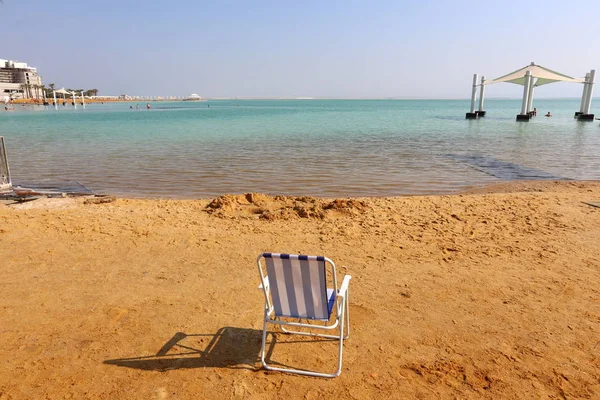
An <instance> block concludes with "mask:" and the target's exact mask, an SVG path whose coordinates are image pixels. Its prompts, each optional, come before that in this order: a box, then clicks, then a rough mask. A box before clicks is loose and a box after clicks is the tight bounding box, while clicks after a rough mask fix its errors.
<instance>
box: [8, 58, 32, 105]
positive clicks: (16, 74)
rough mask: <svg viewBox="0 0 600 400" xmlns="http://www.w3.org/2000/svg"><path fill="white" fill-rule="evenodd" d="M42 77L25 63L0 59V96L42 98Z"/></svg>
mask: <svg viewBox="0 0 600 400" xmlns="http://www.w3.org/2000/svg"><path fill="white" fill-rule="evenodd" d="M41 86H42V78H41V77H40V76H39V75H38V73H37V69H36V68H33V67H30V66H28V65H27V63H24V62H18V61H12V60H3V59H0V98H4V97H11V98H13V99H23V98H26V99H27V98H42V89H41Z"/></svg>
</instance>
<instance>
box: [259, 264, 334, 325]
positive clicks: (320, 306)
mask: <svg viewBox="0 0 600 400" xmlns="http://www.w3.org/2000/svg"><path fill="white" fill-rule="evenodd" d="M261 258H264V260H265V264H266V270H267V276H268V282H269V283H268V285H269V287H268V288H265V296H266V298H267V303H268V304H269V306H270V305H271V302H272V306H273V309H274V311H275V315H276V316H278V317H292V318H306V319H316V320H328V319H329V315H330V314H331V310H332V307H333V303H334V302H335V294H336V293H337V279H336V274H335V264H334V263H333V261H331V260H330V259H328V258H327V257H323V256H305V255H297V254H277V253H263V254H261V255H260V256H259V257H258V267H259V271H260V274H261V279H262V281H263V286H266V285H265V276H264V274H263V269H262V267H261V264H260V259H261ZM327 263H329V264H330V265H331V268H332V274H331V276H332V280H333V286H334V288H333V290H332V289H330V290H328V289H327V270H326V264H327ZM269 295H270V296H269ZM269 297H270V299H269Z"/></svg>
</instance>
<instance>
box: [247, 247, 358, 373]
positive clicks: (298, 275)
mask: <svg viewBox="0 0 600 400" xmlns="http://www.w3.org/2000/svg"><path fill="white" fill-rule="evenodd" d="M256 261H257V264H258V271H259V273H260V280H261V284H260V286H259V288H260V289H263V291H264V294H265V310H264V325H263V336H262V347H261V353H260V359H261V362H262V365H263V367H264V368H266V369H268V370H272V371H281V372H289V373H295V374H301V375H310V376H319V377H324V378H333V377H336V376H338V375H339V374H340V373H341V372H342V350H343V345H344V339H347V338H348V336H349V335H350V316H349V310H348V284H349V283H350V279H351V277H350V275H346V276H344V279H343V281H342V285H341V286H340V288H339V289H338V285H337V275H336V270H335V264H334V262H333V261H331V260H330V259H329V258H327V257H322V256H304V255H296V254H278V253H263V254H260V255H259V256H258V258H257V260H256ZM263 261H264V265H263ZM327 265H329V268H330V269H331V270H330V271H331V273H330V274H329V279H328V275H327ZM328 280H329V281H330V283H332V284H333V287H332V288H328V287H327V286H328V285H327V281H328ZM333 311H335V314H334V317H332V313H333ZM303 320H305V322H302V321H303ZM267 324H275V325H279V326H280V327H281V329H282V330H283V331H284V332H286V333H293V334H298V335H306V336H318V337H324V338H329V339H337V340H339V349H338V368H337V371H336V372H335V373H333V374H326V373H321V372H315V371H309V370H298V369H288V368H276V367H273V366H271V365H268V364H267V363H266V361H265V347H266V341H267ZM289 327H291V329H289ZM306 328H309V329H310V330H321V331H327V330H330V331H331V330H334V329H337V330H338V331H339V334H337V333H338V332H336V334H335V335H332V334H325V333H313V332H308V331H307V329H306ZM332 333H333V332H332Z"/></svg>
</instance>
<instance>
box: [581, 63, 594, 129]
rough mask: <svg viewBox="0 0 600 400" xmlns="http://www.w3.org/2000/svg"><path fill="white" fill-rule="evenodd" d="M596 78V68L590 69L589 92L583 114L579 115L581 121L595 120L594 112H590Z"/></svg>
mask: <svg viewBox="0 0 600 400" xmlns="http://www.w3.org/2000/svg"><path fill="white" fill-rule="evenodd" d="M595 79H596V70H595V69H593V70H591V71H590V77H589V78H588V80H587V93H586V96H585V105H584V106H583V114H581V115H579V116H578V117H577V120H579V121H593V120H594V114H590V110H591V108H592V97H593V94H594V81H595Z"/></svg>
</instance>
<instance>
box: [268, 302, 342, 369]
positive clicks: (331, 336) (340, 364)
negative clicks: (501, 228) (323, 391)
mask: <svg viewBox="0 0 600 400" xmlns="http://www.w3.org/2000/svg"><path fill="white" fill-rule="evenodd" d="M347 312H348V311H347V302H346V300H344V302H343V303H342V312H341V313H340V314H341V316H340V324H339V329H340V334H339V335H337V336H336V335H322V334H311V333H306V332H295V331H286V330H285V328H284V327H283V325H280V328H281V329H283V330H284V331H285V332H287V333H294V334H298V335H306V336H319V337H326V338H331V339H338V340H339V341H340V342H339V348H338V367H337V370H336V371H335V372H334V373H333V374H324V373H321V372H313V371H305V370H300V369H290V368H277V367H271V366H270V365H268V364H267V362H266V361H265V348H266V343H267V321H268V314H267V308H266V307H265V318H264V325H263V336H262V346H261V351H260V360H261V363H262V366H263V367H264V368H265V369H267V370H269V371H278V372H287V373H291V374H298V375H307V376H316V377H320V378H335V377H337V376H339V375H340V374H341V373H342V353H343V350H344V339H345V338H346V337H348V336H344V322H345V321H344V320H345V318H344V317H345V316H346V315H347Z"/></svg>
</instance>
